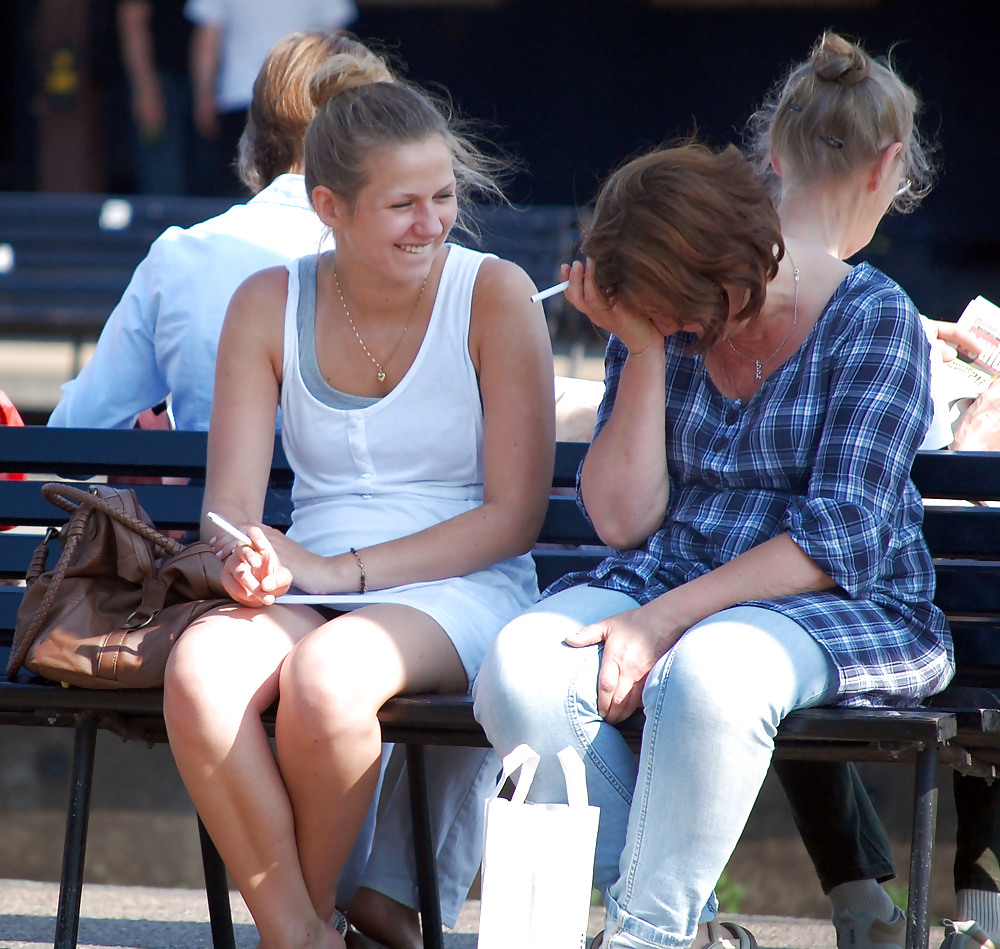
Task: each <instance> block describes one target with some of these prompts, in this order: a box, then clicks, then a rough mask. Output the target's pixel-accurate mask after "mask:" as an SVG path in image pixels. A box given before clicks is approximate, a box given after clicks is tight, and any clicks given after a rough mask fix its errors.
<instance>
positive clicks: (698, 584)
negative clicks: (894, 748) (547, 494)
mask: <svg viewBox="0 0 1000 949" xmlns="http://www.w3.org/2000/svg"><path fill="white" fill-rule="evenodd" d="M901 174H902V171H901V169H900V168H899V167H896V166H895V165H892V166H889V167H887V169H886V173H885V175H884V176H883V177H882V178H881V179H880V180H879V182H878V183H877V187H876V188H875V189H874V190H873V191H872V193H871V196H870V200H871V208H870V209H869V212H870V213H871V215H872V218H873V221H875V220H877V219H878V218H880V217H881V216H882V215H883V214H884V213H885V211H886V209H887V208H888V206H889V204H890V203H891V201H892V200H893V197H894V195H895V193H896V191H897V190H898V187H899V177H900V175H901ZM583 254H584V256H585V257H586V263H582V262H576V263H574V264H573V266H572V268H567V272H566V274H565V276H567V277H568V278H569V281H570V286H569V289H568V290H567V297H568V299H569V300H570V302H571V303H573V305H574V306H576V307H577V308H578V309H580V310H582V311H583V312H585V313H586V314H587V315H588V317H589V318H590V319H591V321H592V322H594V323H595V324H596V325H598V326H599V327H602V328H603V329H605V330H607V331H609V332H610V333H611V334H612V336H611V340H610V342H609V344H608V350H607V356H606V388H607V392H606V396H605V399H604V402H603V403H602V405H601V409H600V413H599V417H598V423H597V433H596V435H595V438H594V441H593V443H592V446H591V449H590V451H589V452H588V454H587V457H586V459H585V461H584V463H583V465H582V466H581V470H580V474H579V479H578V486H579V497H580V503H581V504H582V506H583V508H584V510H585V511H586V513H587V515H588V517H589V518H590V519H591V521H592V522H593V523H594V525H595V527H596V529H597V531H598V533H599V534H600V536H601V537H602V539H603V540H604V541H605V542H606V543H607V544H608V545H609V546H610V547H612V548H614V550H615V553H614V554H612V555H611V556H610V557H608V558H607V559H606V560H605V561H604V562H603V563H601V564H600V565H599V566H598V567H596V568H595V569H594V570H593V571H591V572H590V573H587V574H576V575H571V576H569V577H566V578H564V579H562V580H560V581H559V582H558V583H556V584H555V585H554V586H553V587H551V588H550V589H549V590H548V591H546V595H545V597H544V598H543V599H542V600H541V602H540V603H539V604H538V605H537V606H536V607H534V608H533V609H532V611H530V612H529V613H528V614H525V615H524V616H522V617H520V618H519V619H518V620H515V621H514V622H513V623H512V624H510V625H509V626H508V627H507V628H506V629H505V630H504V632H502V633H501V635H500V638H499V639H498V641H497V643H496V644H495V646H494V648H493V650H492V651H491V653H489V654H488V655H487V659H486V661H485V663H484V665H483V668H482V671H481V672H480V675H479V678H478V680H477V683H476V688H475V695H476V711H477V715H478V717H479V718H480V721H482V723H483V725H484V727H485V729H486V732H487V734H488V736H489V738H490V740H491V742H492V743H493V744H494V745H495V746H496V748H497V750H498V751H499V752H500V753H501V754H506V753H507V752H509V751H510V750H511V749H512V748H514V747H515V746H516V745H518V744H520V743H521V742H527V743H528V744H530V745H531V746H532V747H533V748H534V749H535V750H536V751H538V752H540V753H541V754H542V755H543V756H548V757H547V758H546V757H543V765H542V767H540V768H539V772H538V776H537V777H536V778H535V781H534V783H533V786H532V794H533V796H534V797H535V799H537V800H559V799H560V795H561V794H562V793H563V792H562V790H561V785H562V778H561V772H560V770H559V767H558V765H557V764H556V762H555V758H554V754H555V752H557V751H558V750H559V749H561V748H563V747H564V746H566V745H572V746H573V747H575V748H576V749H577V750H578V751H579V752H580V754H581V755H582V756H583V758H584V760H585V762H586V764H587V768H588V779H589V787H590V794H591V800H592V802H593V803H596V804H598V805H599V806H600V807H601V829H600V834H599V838H598V847H597V858H596V868H595V884H596V885H597V886H598V887H599V888H600V889H601V890H602V891H604V892H605V893H606V903H607V910H608V914H607V928H606V930H605V934H604V942H605V943H606V944H609V945H610V946H611V947H614V949H645V947H648V946H657V947H665V949H674V947H677V949H680V947H687V946H694V947H696V949H700V947H704V946H723V945H725V944H726V943H729V944H732V945H737V946H741V947H752V946H754V945H755V944H756V943H755V941H754V939H753V937H752V935H750V934H749V933H748V932H747V931H746V930H745V929H743V928H742V927H739V926H736V925H735V924H732V923H726V924H723V925H719V924H717V923H716V922H715V921H714V918H715V915H716V912H717V909H718V907H717V903H716V901H715V898H714V895H713V888H714V885H715V883H716V881H717V880H718V878H719V875H720V874H721V872H722V870H723V868H724V867H725V865H726V862H727V861H728V859H729V856H730V854H731V853H732V850H733V848H734V847H735V845H736V841H737V839H738V838H739V835H740V833H741V831H742V829H743V827H744V824H745V822H746V819H747V817H748V815H749V813H750V810H751V808H752V806H753V803H754V801H755V799H756V797H757V794H758V792H759V790H760V786H761V784H762V782H763V780H764V776H765V774H766V772H767V769H768V766H769V764H770V759H771V754H772V751H773V738H774V734H775V731H776V729H777V727H778V725H779V723H780V722H781V720H782V718H784V716H785V715H787V714H788V713H789V712H791V711H793V710H794V709H797V708H803V707H807V706H813V705H821V704H831V703H835V704H845V705H908V704H913V703H914V702H916V701H918V700H919V699H921V698H922V697H924V696H926V695H930V694H932V693H934V692H936V691H938V690H939V689H941V688H942V687H943V686H944V685H945V684H946V683H947V681H948V679H949V678H950V676H951V675H952V671H953V662H952V654H951V641H950V635H949V632H948V627H947V624H946V622H945V619H944V617H943V615H942V614H941V613H940V611H938V610H937V609H936V608H935V607H934V606H933V604H932V602H931V597H932V593H933V585H934V573H933V569H932V565H931V561H930V556H929V554H928V551H927V549H926V547H925V545H924V542H923V538H922V535H921V531H920V528H921V520H922V512H921V503H920V499H919V497H918V495H917V493H916V491H915V489H914V487H913V485H912V484H911V482H910V479H909V470H910V464H911V462H912V460H913V456H914V453H915V452H916V450H917V447H918V445H919V444H920V441H921V439H922V438H923V434H924V431H925V429H926V425H927V421H926V420H927V419H928V418H929V417H930V399H929V391H928V390H929V383H928V375H929V373H928V342H927V337H926V335H925V333H924V331H923V329H922V327H921V324H920V319H919V316H918V314H917V312H916V309H915V308H914V306H913V304H912V303H911V301H910V300H909V299H908V298H907V296H906V295H905V294H904V293H903V291H902V290H901V289H900V288H899V287H898V286H897V285H896V284H895V283H893V282H892V281H891V280H889V279H888V278H887V277H886V276H885V275H883V274H881V273H880V272H879V271H877V270H875V269H874V268H872V267H870V266H868V265H867V264H861V265H858V266H856V267H853V268H852V267H850V266H849V265H847V264H845V263H843V262H841V261H839V260H837V259H836V258H835V257H833V256H831V255H829V254H827V253H825V252H824V251H822V250H821V249H819V248H817V247H815V246H814V245H811V244H807V243H804V242H799V241H793V240H788V241H784V240H783V239H782V236H781V233H780V230H779V224H778V218H777V214H776V212H775V210H774V207H773V204H772V202H771V199H770V196H769V194H768V192H767V190H766V187H765V185H764V184H763V183H762V182H761V181H760V179H759V177H758V176H757V174H756V173H755V171H754V169H753V168H752V167H751V166H750V164H749V163H748V162H747V161H746V160H745V159H744V158H743V157H742V156H741V155H740V154H739V152H738V151H737V150H736V149H735V148H729V149H726V150H724V151H721V152H714V151H712V150H710V149H708V148H706V147H704V146H702V145H698V144H695V143H690V144H687V145H684V146H681V147H677V148H667V149H660V150H657V151H654V152H652V153H650V154H649V155H646V156H643V157H641V158H638V159H635V160H633V161H631V162H629V163H628V164H627V165H625V166H624V167H623V168H621V169H620V170H619V171H618V172H616V173H615V174H614V175H612V177H611V178H610V179H609V180H608V182H607V183H606V184H605V186H604V187H603V189H602V191H601V194H600V195H599V197H598V199H597V203H596V207H595V212H594V219H593V223H592V225H591V226H590V229H589V230H588V232H587V234H586V236H585V240H584V244H583ZM639 707H642V708H643V710H644V711H645V715H646V726H645V730H644V736H643V745H642V751H641V754H640V756H639V759H638V760H636V758H635V756H634V755H632V753H631V752H630V751H629V750H628V748H627V747H626V746H625V743H624V741H623V740H622V738H621V736H620V734H619V733H618V731H617V729H615V728H614V727H610V726H613V725H614V724H615V723H616V722H620V721H622V720H623V719H625V718H626V717H628V716H629V715H631V714H632V712H634V711H636V710H637V709H638V708H639ZM692 940H693V941H692Z"/></svg>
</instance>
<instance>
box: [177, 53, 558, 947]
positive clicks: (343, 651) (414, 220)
mask: <svg viewBox="0 0 1000 949" xmlns="http://www.w3.org/2000/svg"><path fill="white" fill-rule="evenodd" d="M335 66H336V64H335V63H333V62H331V63H329V64H328V65H327V66H326V67H324V68H323V69H321V70H320V71H319V72H318V73H317V74H316V76H315V77H314V78H313V80H312V84H311V86H312V96H313V101H314V102H315V103H316V105H317V108H318V111H317V114H316V117H315V118H314V119H313V121H312V123H311V124H310V127H309V131H308V133H307V136H306V143H305V173H306V186H307V190H308V193H309V195H310V198H311V200H312V203H313V206H314V208H315V209H316V212H317V214H318V216H319V218H320V219H321V220H322V221H323V222H324V223H325V224H326V225H327V226H328V227H330V228H331V230H332V231H333V233H334V236H335V248H336V249H335V251H332V252H326V253H312V254H309V255H307V256H305V257H303V258H301V259H300V260H298V261H296V262H294V263H292V264H288V265H285V266H283V267H274V268H269V269H268V270H265V271H262V272H260V273H257V274H254V275H253V276H251V277H250V278H248V279H247V280H246V281H244V283H243V284H242V285H241V286H240V288H239V289H238V290H237V292H236V293H235V294H234V296H233V299H232V302H231V303H230V306H229V310H228V312H227V315H226V320H225V324H224V326H223V331H222V336H221V339H220V344H219V354H218V362H217V370H216V392H215V399H214V403H213V406H212V420H211V426H210V429H209V457H208V479H207V485H206V489H205V499H204V510H205V512H208V511H211V510H214V511H217V512H219V513H221V514H222V515H223V517H225V518H226V519H227V520H229V521H231V522H232V523H234V524H236V525H237V526H238V527H239V528H240V529H241V530H243V531H244V532H245V533H247V534H248V535H249V537H250V538H251V540H252V546H247V545H238V544H237V543H236V542H235V541H231V540H229V539H228V538H227V537H219V536H217V532H216V529H215V528H214V527H212V525H211V524H210V523H209V522H208V521H207V520H206V522H205V524H204V525H203V534H204V536H205V538H206V539H210V540H211V541H212V542H213V543H214V545H215V546H216V549H217V551H218V553H219V555H220V557H222V558H223V559H224V560H225V567H224V571H223V580H224V584H225V586H226V588H227V590H228V591H229V593H230V594H231V595H232V596H233V598H234V599H235V600H236V601H237V603H238V604H239V605H237V606H231V607H222V608H220V609H219V610H217V611H213V612H212V613H209V614H207V615H206V617H205V618H204V619H203V620H201V621H199V622H197V623H195V624H193V625H192V626H191V627H189V628H188V629H187V630H185V632H184V635H183V636H181V637H180V638H179V639H178V642H177V644H176V645H175V647H174V649H173V650H172V652H171V655H170V659H169V662H168V666H167V671H166V679H165V686H164V716H165V719H166V722H167V731H168V735H169V739H170V746H171V749H172V750H173V753H174V757H175V760H176V762H177V765H178V768H179V770H180V773H181V776H182V778H183V780H184V782H185V784H186V786H187V788H188V790H189V792H190V794H191V797H192V799H193V800H194V802H195V805H196V807H197V808H198V812H199V814H200V815H201V818H202V820H203V821H204V823H205V826H206V827H207V828H208V830H209V832H210V833H211V835H212V839H213V840H214V841H215V843H216V845H217V846H218V848H219V851H220V853H221V854H222V856H223V858H224V860H225V861H226V865H227V867H228V868H229V870H230V872H231V873H232V875H233V878H234V881H235V882H236V884H237V885H238V887H239V889H240V891H241V893H242V894H243V897H244V899H245V900H246V902H247V905H248V906H249V908H250V911H251V913H252V914H253V917H254V920H255V922H256V924H257V927H258V930H259V932H260V936H261V945H262V946H264V947H274V949H276V947H278V946H300V947H305V946H325V947H330V949H337V947H341V949H342V947H343V945H344V939H343V936H342V934H341V932H340V931H338V929H337V928H335V923H334V922H333V920H334V919H335V918H336V909H337V907H336V899H335V894H336V890H337V884H338V877H339V875H340V871H341V867H342V866H343V862H344V859H345V858H346V855H347V853H348V852H349V851H350V849H351V847H352V845H353V842H354V839H355V836H356V834H357V833H358V828H359V827H360V825H361V823H362V821H363V819H364V817H365V814H366V813H367V812H368V810H369V806H370V803H371V799H372V795H373V794H374V792H375V788H376V785H377V778H378V773H379V760H380V756H381V751H382V745H381V735H380V728H379V723H378V717H377V713H378V710H379V708H380V707H381V706H382V704H383V703H384V702H385V701H386V700H387V699H388V698H390V697H391V696H393V695H396V694H399V693H401V692H455V691H459V692H461V691H465V690H467V689H468V688H469V687H470V685H471V683H472V681H474V679H475V676H476V674H477V672H478V669H479V664H480V662H481V661H482V656H483V653H484V651H485V649H486V648H487V647H488V645H489V644H490V642H492V640H493V638H494V637H495V635H496V633H497V632H498V631H499V629H500V627H501V626H502V625H503V624H504V623H505V622H506V621H507V620H509V619H510V618H511V617H513V616H515V615H517V613H519V612H520V611H521V610H523V609H524V608H525V607H526V606H527V605H529V604H530V603H531V602H533V601H534V599H535V598H536V597H537V586H536V582H535V571H534V564H533V562H532V560H531V558H530V556H529V555H528V554H527V551H528V550H529V549H530V547H531V545H532V543H533V541H534V539H535V537H536V536H537V533H538V530H539V528H540V527H541V523H542V518H543V516H544V513H545V509H546V503H547V499H548V488H549V484H550V481H551V472H552V463H553V445H554V438H553V426H554V407H553V376H552V352H551V348H550V345H549V337H548V331H547V328H546V325H545V319H544V314H543V312H542V308H541V306H540V305H539V304H532V303H531V302H530V297H531V295H532V293H533V292H534V287H533V285H532V283H531V281H530V279H529V278H528V277H527V275H526V274H525V273H524V271H522V270H521V269H520V268H519V267H517V266H515V265H513V264H510V263H508V262H506V261H501V260H498V259H496V258H494V257H492V256H490V255H485V254H481V253H478V252H475V251H471V250H467V249H465V248H462V247H460V246H458V245H456V244H451V243H449V242H448V237H449V234H450V232H451V230H452V227H453V226H454V224H455V222H456V219H457V216H458V213H459V210H460V208H462V207H464V206H465V202H466V200H467V199H468V198H469V197H470V196H471V195H472V194H473V193H475V192H480V193H481V192H484V191H485V192H486V194H487V195H489V194H494V193H496V192H495V186H494V184H493V181H492V179H491V176H490V175H489V167H490V164H489V163H488V162H487V161H486V160H485V158H484V157H483V156H482V155H481V154H480V153H479V152H478V151H477V150H476V149H475V148H474V147H473V146H472V145H471V143H470V142H469V140H468V139H466V138H465V137H463V136H462V135H460V134H459V133H458V132H457V131H456V130H455V128H454V126H453V124H452V123H451V122H450V121H449V120H448V119H447V118H446V117H445V116H444V115H443V114H442V112H441V111H439V109H438V108H437V107H436V106H435V105H434V103H433V102H432V101H431V100H430V99H429V98H428V97H427V95H426V94H425V93H423V92H422V91H421V90H419V89H417V88H416V87H413V86H409V85H406V84H404V83H401V82H395V83H387V82H376V83H365V84H361V85H357V86H355V87H353V88H344V87H343V85H342V83H341V82H340V81H339V77H338V75H337V73H336V69H335ZM279 406H280V410H281V417H282V423H281V438H282V443H283V446H284V449H285V453H286V455H287V457H288V459H289V461H290V463H291V465H292V468H293V470H294V472H295V486H294V488H293V516H292V526H291V528H290V529H289V531H288V534H287V535H285V534H282V533H280V532H278V531H274V530H270V529H267V528H264V527H262V526H261V524H260V517H261V511H262V509H263V502H264V496H265V492H266V487H267V480H268V471H269V467H270V460H271V453H272V445H273V434H274V425H275V418H276V414H277V411H278V409H279ZM293 582H294V584H295V586H296V588H297V590H298V591H300V593H301V594H303V595H306V596H307V597H308V599H307V600H305V601H301V600H293V601H290V602H289V601H284V602H282V601H280V597H281V596H282V595H283V594H285V593H287V592H288V590H289V589H290V588H291V585H292V583H293ZM275 701H277V703H278V705H277V720H276V726H275V743H276V755H275V754H272V750H271V747H270V745H269V743H268V741H267V736H266V734H265V732H264V728H263V725H262V724H261V722H260V720H259V715H260V713H261V712H263V711H264V710H265V709H267V708H268V707H269V706H270V705H271V704H272V703H274V702H275ZM348 915H350V909H349V911H348Z"/></svg>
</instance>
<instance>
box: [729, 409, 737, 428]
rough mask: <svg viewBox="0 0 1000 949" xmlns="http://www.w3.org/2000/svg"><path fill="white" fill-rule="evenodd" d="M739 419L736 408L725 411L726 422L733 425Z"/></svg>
mask: <svg viewBox="0 0 1000 949" xmlns="http://www.w3.org/2000/svg"><path fill="white" fill-rule="evenodd" d="M739 420H740V413H739V412H738V411H737V410H736V409H729V411H727V412H726V424H727V425H735V424H736V423H737V422H738V421H739Z"/></svg>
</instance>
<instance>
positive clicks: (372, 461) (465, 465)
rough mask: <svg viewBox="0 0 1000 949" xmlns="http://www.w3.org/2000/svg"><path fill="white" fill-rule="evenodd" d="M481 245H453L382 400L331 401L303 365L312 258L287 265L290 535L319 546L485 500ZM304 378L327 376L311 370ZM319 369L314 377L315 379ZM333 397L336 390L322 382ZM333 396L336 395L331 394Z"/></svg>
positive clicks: (393, 532) (409, 529) (285, 422)
mask: <svg viewBox="0 0 1000 949" xmlns="http://www.w3.org/2000/svg"><path fill="white" fill-rule="evenodd" d="M484 258H485V255H484V254H480V253H477V252H475V251H471V250H468V249H466V248H463V247H459V246H457V245H449V251H448V256H447V258H446V260H445V263H444V268H443V270H442V273H441V280H440V284H439V286H438V292H437V297H436V299H435V301H434V308H433V311H432V313H431V317H430V321H429V324H428V327H427V332H426V334H425V336H424V340H423V342H422V343H421V346H420V349H419V351H418V353H417V356H416V358H415V359H414V361H413V364H412V365H411V366H410V368H409V370H408V371H407V373H406V375H405V376H404V377H403V378H402V379H401V380H400V381H399V383H398V384H397V385H396V387H395V388H394V389H393V390H392V391H391V392H390V393H389V394H388V395H386V396H385V397H384V398H382V399H379V400H377V401H376V402H374V403H373V404H371V405H368V406H366V407H361V408H335V407H333V406H331V405H329V404H326V402H325V401H323V400H322V395H323V393H322V392H320V393H318V395H319V396H320V398H317V396H316V395H314V394H313V392H311V391H310V389H309V387H308V386H307V385H306V383H305V381H304V379H303V373H302V371H301V370H300V365H299V360H300V352H303V353H304V354H305V355H306V357H307V358H311V359H315V355H314V349H313V347H312V346H311V345H308V344H307V345H304V346H300V339H299V335H300V324H301V325H302V326H303V327H304V330H303V331H304V332H308V333H311V332H312V328H313V327H314V325H315V321H314V319H307V320H299V319H298V318H297V315H298V311H299V308H300V305H301V306H303V307H305V308H307V309H309V308H311V309H312V311H313V312H314V311H315V286H316V285H315V274H316V260H317V258H316V257H311V258H302V259H301V260H300V261H298V262H296V263H294V264H291V265H289V267H288V274H289V276H288V302H287V305H286V310H285V334H284V358H283V366H282V380H283V381H282V386H281V413H282V426H281V437H282V443H283V445H284V448H285V453H286V455H287V457H288V461H289V463H290V464H291V466H292V469H293V471H294V472H295V483H294V486H293V489H292V499H293V502H294V505H295V511H294V514H293V517H292V526H291V529H290V530H289V536H290V537H293V538H294V539H295V540H297V541H298V542H299V543H301V544H302V545H303V546H305V547H307V548H308V549H310V550H312V551H314V552H316V553H319V554H323V555H327V556H328V555H330V554H334V553H340V552H342V551H344V550H346V549H347V548H349V547H352V546H353V547H362V546H369V545H371V544H377V543H381V542H383V541H386V540H392V539H395V538H397V537H401V536H405V535H407V534H412V533H414V532H415V531H419V530H422V529H424V528H426V527H429V526H431V525H433V524H435V523H438V522H440V521H442V520H445V519H446V518H449V517H454V516H455V515H456V514H459V513H461V512H463V511H466V510H469V509H471V508H474V507H476V506H478V505H479V504H481V503H482V499H483V465H482V438H483V412H482V404H481V402H480V396H479V386H478V380H477V378H476V371H475V367H474V366H473V364H472V359H471V358H470V356H469V323H470V315H471V309H472V291H473V287H474V285H475V281H476V275H477V274H478V272H479V267H480V264H481V263H482V261H483V259H484ZM307 376H309V377H310V378H311V379H312V387H313V390H314V391H315V388H316V386H317V385H319V386H325V385H326V383H325V381H324V380H323V379H322V377H321V376H319V374H318V373H315V372H313V373H309V372H307ZM317 378H318V380H319V382H318V383H317V381H316V380H317ZM330 392H331V394H332V395H334V396H335V394H336V390H333V389H330ZM329 401H333V399H332V398H331V399H330V400H329Z"/></svg>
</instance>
